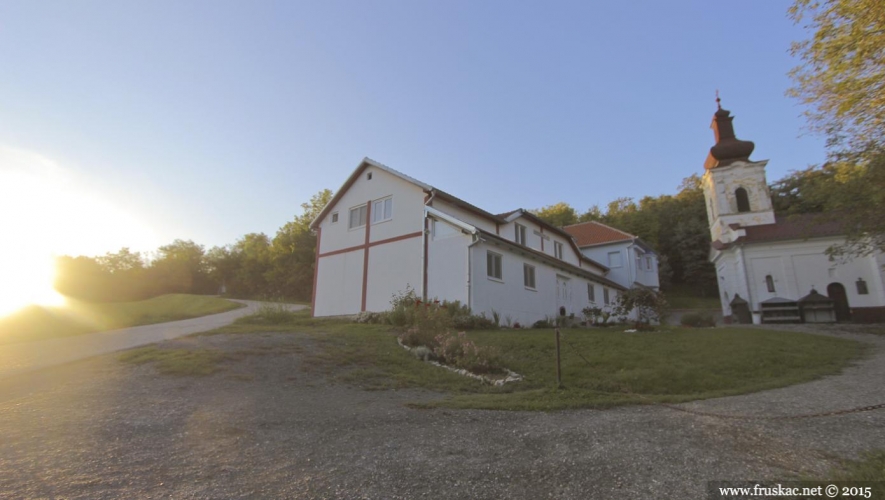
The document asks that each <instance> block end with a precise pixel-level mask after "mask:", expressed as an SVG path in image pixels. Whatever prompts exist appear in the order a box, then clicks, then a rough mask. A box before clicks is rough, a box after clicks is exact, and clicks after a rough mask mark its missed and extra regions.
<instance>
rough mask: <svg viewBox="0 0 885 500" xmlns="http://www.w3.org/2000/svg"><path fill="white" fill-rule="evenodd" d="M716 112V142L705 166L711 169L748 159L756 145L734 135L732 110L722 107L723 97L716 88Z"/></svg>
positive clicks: (714, 122)
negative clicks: (721, 97) (720, 96)
mask: <svg viewBox="0 0 885 500" xmlns="http://www.w3.org/2000/svg"><path fill="white" fill-rule="evenodd" d="M716 108H717V109H716V113H714V114H713V123H712V125H710V128H712V129H713V136H714V137H716V144H714V145H713V147H712V148H710V154H709V155H707V161H706V162H704V168H706V169H711V168H716V167H718V166H720V165H728V164H730V163H732V162H735V161H738V160H744V161H747V160H749V159H750V154H751V153H752V152H753V149H755V147H756V145H755V144H753V143H752V142H750V141H742V140H740V139H738V138H737V137H735V135H734V125H733V124H732V120H734V117H733V116H731V112H730V111H728V110H727V109H722V99H720V98H719V90H718V89H717V90H716Z"/></svg>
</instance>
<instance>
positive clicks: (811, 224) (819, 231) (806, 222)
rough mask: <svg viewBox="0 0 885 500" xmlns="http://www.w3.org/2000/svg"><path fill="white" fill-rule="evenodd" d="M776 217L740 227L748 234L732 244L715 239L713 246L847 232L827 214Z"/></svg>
mask: <svg viewBox="0 0 885 500" xmlns="http://www.w3.org/2000/svg"><path fill="white" fill-rule="evenodd" d="M774 219H775V220H774V224H763V225H760V226H746V227H741V228H740V229H743V230H744V231H746V233H747V234H746V236H741V237H740V238H738V239H737V240H735V241H734V242H733V243H730V244H726V243H722V242H720V241H714V242H713V248H716V249H717V250H722V249H725V248H728V247H729V246H731V245H734V244H737V243H767V242H773V241H789V240H807V239H810V238H826V237H832V236H842V235H844V234H845V231H844V230H843V228H842V224H841V223H840V222H839V221H838V220H836V219H835V218H832V217H829V216H827V215H825V214H796V215H782V214H781V215H778V214H775V216H774ZM732 229H737V228H732Z"/></svg>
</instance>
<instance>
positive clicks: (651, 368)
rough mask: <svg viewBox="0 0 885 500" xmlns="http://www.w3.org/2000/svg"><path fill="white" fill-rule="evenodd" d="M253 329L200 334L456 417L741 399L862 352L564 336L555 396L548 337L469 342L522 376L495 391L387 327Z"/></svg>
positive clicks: (789, 337)
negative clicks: (297, 346)
mask: <svg viewBox="0 0 885 500" xmlns="http://www.w3.org/2000/svg"><path fill="white" fill-rule="evenodd" d="M255 321H256V319H255V318H248V317H247V318H241V319H240V320H238V321H237V322H236V323H235V324H233V325H230V326H228V327H225V328H221V329H219V330H215V331H213V332H207V334H218V333H240V334H248V333H260V332H286V331H291V332H302V333H308V334H310V335H311V339H312V341H314V342H316V344H317V345H318V346H319V347H320V349H318V353H316V354H306V356H308V359H307V360H306V362H307V363H308V365H309V366H313V367H315V368H316V369H325V370H328V371H329V373H336V374H337V375H336V376H338V377H340V378H341V379H342V380H344V381H347V382H351V383H355V384H358V385H361V386H363V387H366V388H370V389H384V388H398V387H422V388H427V389H432V390H437V391H442V392H446V393H448V394H449V395H450V397H449V398H447V399H445V400H443V401H441V402H439V403H434V405H438V406H448V407H457V408H487V409H506V410H556V409H565V408H588V407H595V408H601V407H608V406H614V405H622V404H635V403H642V400H640V399H638V398H637V397H635V396H631V395H627V394H624V392H623V391H624V390H625V389H626V390H629V391H631V392H634V393H638V394H643V395H645V396H646V397H648V398H650V399H652V400H654V401H660V402H680V401H689V400H695V399H705V398H711V397H719V396H727V395H734V394H744V393H750V392H755V391H760V390H764V389H771V388H775V387H783V386H786V385H791V384H796V383H799V382H806V381H809V380H813V379H816V378H819V377H821V376H824V375H828V374H833V373H838V372H839V371H840V370H841V369H842V368H844V367H845V366H847V365H848V364H850V363H851V362H852V361H853V360H856V359H858V358H859V357H860V356H862V355H863V352H864V349H865V346H864V344H861V343H858V342H854V341H850V340H844V339H837V338H831V337H823V336H817V335H809V334H802V333H794V332H782V331H777V332H776V331H765V330H757V329H739V328H718V329H686V328H670V329H667V330H666V331H662V332H652V333H624V332H623V331H620V330H617V331H616V330H615V329H614V328H610V329H605V330H595V329H593V330H586V329H565V330H563V331H562V334H563V340H564V343H563V345H562V379H563V386H564V387H563V388H561V389H558V388H556V387H555V368H554V359H555V356H554V352H555V348H554V334H553V331H552V330H493V331H476V332H470V333H469V337H470V338H471V339H473V340H474V341H476V342H477V343H478V344H481V345H488V346H496V347H497V348H498V349H500V351H501V358H502V364H503V365H504V366H505V367H507V368H509V369H511V370H513V371H516V372H517V373H519V374H522V375H524V376H525V380H524V381H522V382H518V383H513V384H507V385H506V386H504V387H501V388H495V387H489V386H485V385H482V384H480V383H479V382H476V381H474V380H472V379H468V378H466V377H461V376H458V375H455V374H452V373H450V372H448V371H446V370H443V369H441V368H438V367H434V366H432V365H430V364H427V363H424V362H421V361H419V360H417V359H416V358H415V357H413V356H412V355H411V354H410V353H408V352H407V351H405V350H404V349H403V348H402V347H400V346H399V345H398V344H397V343H396V338H395V335H394V334H393V333H391V331H390V328H389V327H387V326H382V325H360V324H354V323H349V322H347V321H344V320H323V319H313V318H310V317H309V316H308V313H307V312H299V313H293V314H291V317H290V319H289V320H288V321H287V322H285V323H284V324H275V325H274V324H250V323H252V322H255ZM579 353H580V354H581V355H583V357H584V358H586V360H587V361H586V362H585V361H584V360H583V359H581V357H580V356H579V355H578V354H579Z"/></svg>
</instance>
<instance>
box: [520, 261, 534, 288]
mask: <svg viewBox="0 0 885 500" xmlns="http://www.w3.org/2000/svg"><path fill="white" fill-rule="evenodd" d="M522 278H523V283H524V284H525V287H526V288H531V289H532V290H534V289H535V266H530V265H528V264H523V266H522Z"/></svg>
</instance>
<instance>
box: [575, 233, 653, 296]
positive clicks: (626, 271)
mask: <svg viewBox="0 0 885 500" xmlns="http://www.w3.org/2000/svg"><path fill="white" fill-rule="evenodd" d="M581 252H582V253H583V254H584V255H586V256H587V257H589V258H591V259H593V260H595V261H596V262H599V263H600V264H603V265H606V266H609V268H610V269H611V270H610V271H609V272H608V274H607V275H606V278H608V279H610V280H612V281H614V282H615V283H618V284H619V285H621V286H623V287H625V288H630V287H632V286H633V284H634V283H641V284H643V285H645V286H647V287H650V288H655V289H657V288H659V287H660V281H659V279H658V256H657V254H655V253H654V252H645V251H644V250H643V249H642V248H640V247H639V246H637V245H636V244H634V243H633V242H632V241H620V242H613V243H610V244H608V245H595V246H592V247H584V248H582V249H581ZM614 252H617V253H618V254H619V255H620V256H621V265H620V266H617V267H614V266H611V265H610V262H609V254H610V253H614ZM637 256H638V257H639V258H640V259H641V261H642V265H641V268H638V267H637V263H636V257H637ZM646 256H650V257H651V261H652V262H651V268H649V267H648V266H647V265H646V260H645V257H646Z"/></svg>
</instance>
